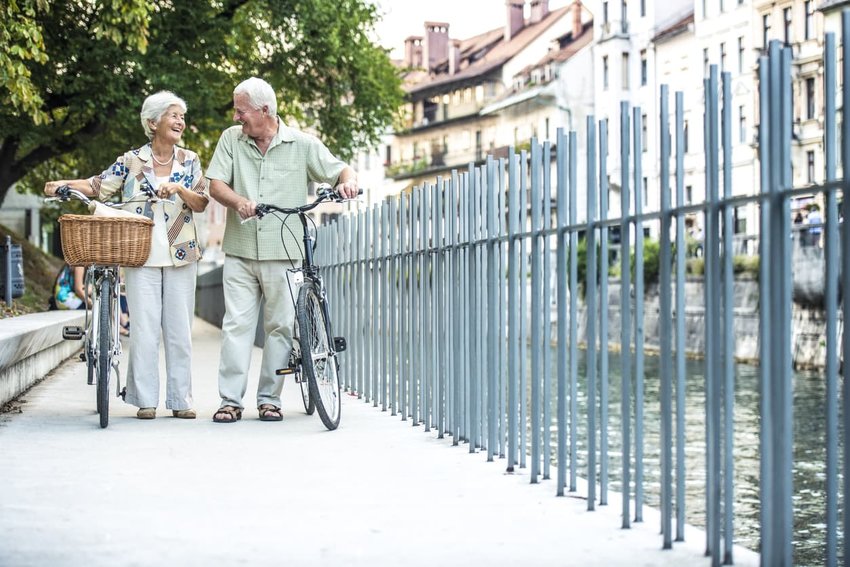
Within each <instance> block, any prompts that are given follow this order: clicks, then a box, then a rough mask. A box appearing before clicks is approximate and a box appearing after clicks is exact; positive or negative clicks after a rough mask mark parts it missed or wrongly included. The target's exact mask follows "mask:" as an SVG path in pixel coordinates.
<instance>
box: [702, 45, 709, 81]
mask: <svg viewBox="0 0 850 567" xmlns="http://www.w3.org/2000/svg"><path fill="white" fill-rule="evenodd" d="M702 75H703V77H708V48H707V47H706V48H704V49H703V50H702Z"/></svg>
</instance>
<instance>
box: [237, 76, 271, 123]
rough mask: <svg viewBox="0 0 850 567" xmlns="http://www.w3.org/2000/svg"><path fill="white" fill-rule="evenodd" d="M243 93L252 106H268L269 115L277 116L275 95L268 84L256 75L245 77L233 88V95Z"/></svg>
mask: <svg viewBox="0 0 850 567" xmlns="http://www.w3.org/2000/svg"><path fill="white" fill-rule="evenodd" d="M239 94H244V95H247V97H248V103H249V104H250V105H251V107H253V108H262V107H263V106H268V107H269V116H273V117H274V116H277V97H276V96H275V94H274V89H273V88H272V86H271V85H270V84H268V83H267V82H265V81H264V80H262V79H259V78H257V77H251V78H250V79H245V80H244V81H242V82H241V83H239V84H238V85H236V88H235V89H233V96H236V95H239Z"/></svg>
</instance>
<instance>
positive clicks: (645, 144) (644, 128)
mask: <svg viewBox="0 0 850 567" xmlns="http://www.w3.org/2000/svg"><path fill="white" fill-rule="evenodd" d="M640 139H641V142H642V145H643V151H644V152H645V151H646V149H647V147H648V146H649V140H647V120H646V114H642V115H641V117H640Z"/></svg>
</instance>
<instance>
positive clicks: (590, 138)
mask: <svg viewBox="0 0 850 567" xmlns="http://www.w3.org/2000/svg"><path fill="white" fill-rule="evenodd" d="M596 199H597V196H596V119H595V118H594V117H593V115H590V116H588V117H587V233H586V234H587V236H586V242H587V272H586V275H587V279H586V281H585V286H584V289H585V290H586V291H585V302H586V304H587V330H586V333H585V336H586V337H587V509H588V510H595V509H596V429H597V428H596V403H597V399H596V310H597V306H596V285H597V284H596V279H597V275H596V274H597V270H596V263H597V261H598V260H597V257H596V227H595V226H594V222H595V221H596ZM562 273H563V272H561V271H560V270H559V271H558V274H559V275H560V274H562ZM603 277H605V278H607V277H608V274H603ZM561 326H562V324H561V323H560V322H559V324H558V328H560V327H561ZM601 348H605V345H604V344H603V345H601Z"/></svg>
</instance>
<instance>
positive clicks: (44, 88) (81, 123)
mask: <svg viewBox="0 0 850 567" xmlns="http://www.w3.org/2000/svg"><path fill="white" fill-rule="evenodd" d="M4 11H5V13H3V12H4ZM0 15H3V16H4V18H3V22H0V39H2V40H3V42H2V47H0V78H2V79H3V81H2V84H0V100H2V102H3V104H2V105H0V200H2V199H3V198H4V197H5V194H6V192H7V191H8V188H9V187H10V186H11V185H12V184H13V183H15V182H18V183H19V184H20V185H21V186H23V187H25V188H28V189H35V190H39V189H40V188H41V186H42V185H43V183H44V181H45V180H47V179H51V178H60V177H78V176H81V175H91V174H94V173H97V172H99V171H101V170H102V169H104V168H105V167H106V166H108V165H109V164H110V163H111V160H112V159H113V158H114V157H115V156H116V155H118V154H120V153H122V152H124V151H126V150H127V149H129V148H132V147H136V146H139V145H141V144H143V143H144V142H146V139H145V137H144V133H143V131H142V128H141V125H140V123H139V115H138V112H139V108H140V107H141V103H142V101H143V100H144V98H145V97H146V96H147V95H149V94H150V93H152V92H155V91H157V90H160V89H169V90H173V91H174V92H176V93H177V94H178V95H180V96H181V97H183V98H184V99H185V100H186V102H187V103H188V106H189V111H188V113H187V123H188V124H187V125H188V127H187V130H186V132H185V133H184V143H186V145H187V146H189V147H191V148H192V149H194V150H196V151H198V152H199V153H200V155H201V157H202V160H203V161H204V162H205V163H208V161H209V158H210V156H211V154H212V150H213V148H214V146H215V141H216V140H217V139H218V136H219V134H220V133H221V130H222V129H223V128H225V127H227V126H229V125H231V124H232V122H231V112H230V107H231V101H232V92H233V87H234V86H236V84H238V83H239V82H240V81H242V80H243V79H245V78H247V77H249V76H259V77H263V78H264V79H266V80H267V81H268V82H269V83H271V84H272V85H273V86H274V87H275V88H276V90H277V94H278V101H279V109H278V110H279V113H280V115H281V116H282V117H283V118H284V119H285V120H295V121H297V123H298V124H299V125H300V126H301V127H307V128H314V129H316V130H317V131H318V132H319V135H320V136H321V137H322V139H323V140H324V141H325V143H327V145H328V146H329V147H330V148H331V150H332V151H334V152H336V153H337V154H338V155H340V157H343V158H348V157H350V156H351V154H352V153H353V151H354V150H355V149H357V148H359V147H365V146H368V145H373V144H376V143H377V142H378V140H379V137H380V134H381V133H382V132H383V131H384V130H386V129H387V127H388V126H390V125H391V124H392V123H393V121H394V120H395V118H396V116H397V113H398V109H400V108H401V105H402V102H403V91H402V90H401V86H400V84H401V83H400V76H399V72H398V71H397V70H396V68H395V67H394V66H393V65H392V63H391V62H390V59H389V57H388V54H387V52H386V50H384V49H382V48H381V47H379V46H376V45H375V44H374V43H373V42H372V41H371V39H370V34H371V33H372V31H373V27H374V24H375V22H376V21H377V18H378V15H377V11H376V8H375V7H374V6H373V5H372V4H371V3H370V2H369V1H368V0H181V1H180V2H158V3H153V2H149V1H147V0H123V1H119V0H104V1H101V2H89V1H87V0H68V1H66V2H55V3H49V4H48V3H46V2H44V1H43V0H17V1H15V0H12V1H11V3H9V4H8V5H7V6H6V8H0ZM10 22H11V23H10Z"/></svg>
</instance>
